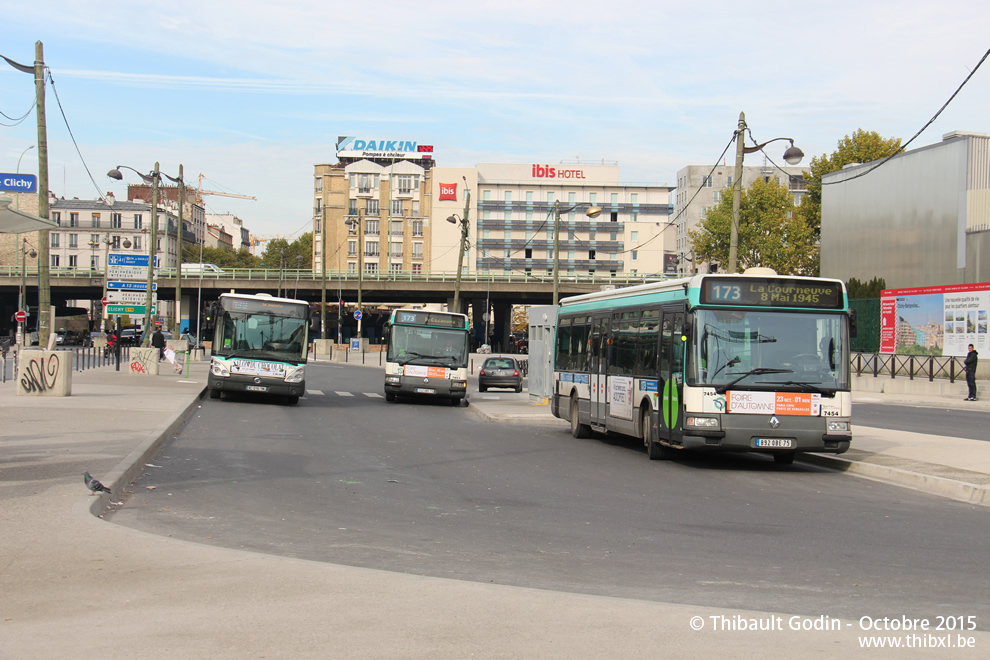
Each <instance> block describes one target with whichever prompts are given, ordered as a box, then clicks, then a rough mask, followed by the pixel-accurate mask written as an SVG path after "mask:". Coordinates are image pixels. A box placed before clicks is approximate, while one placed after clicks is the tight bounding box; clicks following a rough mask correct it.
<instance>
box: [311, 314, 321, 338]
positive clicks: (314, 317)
mask: <svg viewBox="0 0 990 660" xmlns="http://www.w3.org/2000/svg"><path fill="white" fill-rule="evenodd" d="M320 325H321V324H320V313H319V312H313V313H312V314H310V315H309V334H310V335H315V334H317V333H318V332H319V331H320Z"/></svg>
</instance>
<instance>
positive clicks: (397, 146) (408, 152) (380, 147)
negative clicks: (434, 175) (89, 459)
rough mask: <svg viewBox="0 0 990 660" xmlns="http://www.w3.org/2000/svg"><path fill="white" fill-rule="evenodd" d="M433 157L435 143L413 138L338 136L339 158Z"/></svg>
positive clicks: (408, 158)
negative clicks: (391, 138)
mask: <svg viewBox="0 0 990 660" xmlns="http://www.w3.org/2000/svg"><path fill="white" fill-rule="evenodd" d="M433 157H434V156H433V145H431V144H419V143H418V142H415V141H413V140H388V139H377V138H372V139H370V140H365V139H361V138H355V137H349V136H345V135H341V136H340V137H338V138H337V158H392V159H405V160H416V159H420V160H432V159H433Z"/></svg>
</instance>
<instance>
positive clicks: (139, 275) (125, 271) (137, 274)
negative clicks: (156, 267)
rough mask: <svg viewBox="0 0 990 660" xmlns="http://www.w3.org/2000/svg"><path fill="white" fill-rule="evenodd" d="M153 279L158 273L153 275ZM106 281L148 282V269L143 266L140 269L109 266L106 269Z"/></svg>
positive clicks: (137, 267)
mask: <svg viewBox="0 0 990 660" xmlns="http://www.w3.org/2000/svg"><path fill="white" fill-rule="evenodd" d="M153 277H158V273H154V274H153ZM107 279H110V280H136V281H139V280H144V281H147V280H148V267H147V266H145V267H144V268H141V267H140V266H110V267H109V268H107Z"/></svg>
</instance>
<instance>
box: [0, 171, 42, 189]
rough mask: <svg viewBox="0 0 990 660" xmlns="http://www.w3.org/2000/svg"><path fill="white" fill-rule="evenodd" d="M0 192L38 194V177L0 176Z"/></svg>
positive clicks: (26, 175) (24, 175)
mask: <svg viewBox="0 0 990 660" xmlns="http://www.w3.org/2000/svg"><path fill="white" fill-rule="evenodd" d="M0 190H2V191H4V192H22V193H33V192H38V177H36V176H35V175H34V174H0Z"/></svg>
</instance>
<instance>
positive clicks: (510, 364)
mask: <svg viewBox="0 0 990 660" xmlns="http://www.w3.org/2000/svg"><path fill="white" fill-rule="evenodd" d="M489 387H511V388H512V389H514V390H515V391H516V392H522V370H521V369H520V368H519V363H518V362H516V359H515V358H512V357H490V358H488V359H487V360H485V362H484V364H482V365H481V371H479V372H478V389H479V390H480V391H482V392H487V391H488V388H489Z"/></svg>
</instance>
